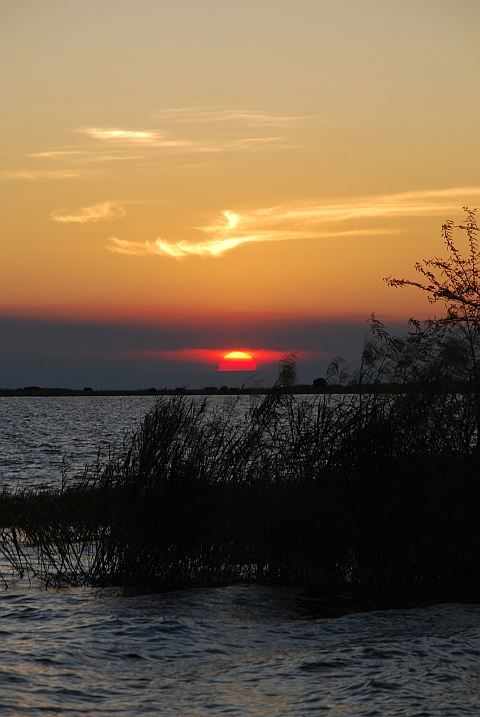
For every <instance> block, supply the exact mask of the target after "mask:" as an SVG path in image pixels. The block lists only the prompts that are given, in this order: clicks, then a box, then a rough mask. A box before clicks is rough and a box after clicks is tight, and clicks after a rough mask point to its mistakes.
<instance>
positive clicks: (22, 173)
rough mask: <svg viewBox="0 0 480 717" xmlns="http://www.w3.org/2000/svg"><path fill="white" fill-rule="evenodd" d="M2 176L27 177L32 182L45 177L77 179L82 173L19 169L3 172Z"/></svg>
mask: <svg viewBox="0 0 480 717" xmlns="http://www.w3.org/2000/svg"><path fill="white" fill-rule="evenodd" d="M1 176H2V177H3V178H4V179H27V180H29V181H31V182H40V181H42V180H44V179H46V180H49V179H77V178H78V177H80V176H82V175H81V173H80V172H70V171H68V170H63V171H62V170H58V171H56V170H48V169H34V170H29V169H19V170H16V171H13V172H3V173H2V175H1Z"/></svg>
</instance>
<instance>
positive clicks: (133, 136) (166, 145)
mask: <svg viewBox="0 0 480 717" xmlns="http://www.w3.org/2000/svg"><path fill="white" fill-rule="evenodd" d="M81 131H82V132H84V133H85V134H87V135H88V136H89V137H92V139H98V140H102V141H104V142H110V143H114V144H116V145H120V146H121V145H127V146H130V147H132V146H134V147H149V148H161V149H183V150H186V149H190V150H191V149H194V148H195V147H196V143H195V142H192V141H190V140H185V139H167V138H166V137H165V132H161V131H159V130H148V131H147V130H141V131H140V130H129V129H118V128H110V129H103V128H101V127H87V128H86V129H84V130H81Z"/></svg>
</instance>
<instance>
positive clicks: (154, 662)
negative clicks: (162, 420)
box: [0, 397, 480, 717]
mask: <svg viewBox="0 0 480 717" xmlns="http://www.w3.org/2000/svg"><path fill="white" fill-rule="evenodd" d="M216 400H218V399H216ZM220 400H222V399H220ZM151 405H152V399H151V398H149V397H141V398H136V397H120V398H118V397H85V398H84V397H79V398H76V397H75V398H24V397H22V398H8V399H0V409H1V411H2V417H3V433H2V436H1V439H0V440H1V444H0V448H1V451H0V452H1V456H2V458H1V471H2V478H1V480H2V481H3V482H4V483H9V484H11V485H16V484H19V485H23V484H28V485H34V484H36V485H38V482H40V483H42V484H45V485H58V484H59V481H60V478H61V458H62V455H63V454H64V453H67V454H68V456H69V460H70V461H71V463H72V465H73V469H72V472H75V471H77V470H81V468H82V465H83V463H84V462H85V461H86V460H87V461H88V460H92V459H94V457H95V455H96V446H97V443H98V440H99V439H100V438H104V437H106V438H107V439H109V440H111V439H115V438H116V439H119V438H121V436H122V435H123V432H124V431H125V430H128V429H130V428H133V427H134V425H135V424H136V423H137V422H138V420H139V419H140V418H141V416H142V415H143V413H144V412H145V410H148V408H149V407H150V406H151ZM72 446H74V447H75V450H74V449H73V448H72ZM22 457H23V458H22ZM22 460H23V463H22ZM307 608H308V605H307V604H306V603H305V601H304V600H303V596H302V594H301V592H299V591H296V590H290V589H279V588H267V587H260V586H232V587H228V588H219V589H210V590H195V591H187V592H175V593H170V594H166V595H124V594H123V593H122V591H119V590H118V591H115V590H95V589H90V588H75V589H68V590H45V589H44V588H43V587H42V586H40V585H29V584H28V582H26V581H25V580H18V581H16V582H14V583H13V584H12V585H11V586H10V587H9V589H8V590H6V591H4V592H0V709H1V714H2V717H3V715H6V716H10V715H12V716H13V715H58V714H61V715H64V714H67V715H92V714H93V715H99V716H102V715H116V716H122V717H123V716H126V715H159V714H161V715H166V716H168V715H182V716H185V717H193V716H195V717H196V716H203V715H219V714H228V715H242V716H243V715H268V716H270V717H276V716H277V715H284V714H285V715H293V716H294V717H300V716H304V715H305V716H306V715H321V714H330V715H342V717H343V716H344V715H382V716H383V715H392V716H393V715H399V716H400V715H404V716H405V717H414V716H415V715H418V716H420V715H422V716H423V715H444V716H445V717H447V716H449V717H450V716H451V715H455V716H456V715H477V714H478V713H479V710H480V606H472V605H441V606H434V607H430V608H427V609H417V610H410V611H399V610H395V611H385V612H374V613H364V614H357V615H351V616H346V617H342V618H335V619H317V618H314V617H311V615H310V614H309V612H308V609H307Z"/></svg>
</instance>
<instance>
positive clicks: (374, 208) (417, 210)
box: [107, 187, 480, 259]
mask: <svg viewBox="0 0 480 717" xmlns="http://www.w3.org/2000/svg"><path fill="white" fill-rule="evenodd" d="M472 199H473V200H474V201H479V200H480V187H453V188H449V189H440V190H426V191H413V192H403V193H400V194H391V195H378V196H373V197H363V198H358V199H352V200H349V201H348V200H345V201H342V202H338V203H335V204H320V203H314V202H309V203H296V204H293V205H280V206H276V207H268V208H264V209H257V210H253V211H251V212H244V213H237V212H232V211H229V210H228V211H224V212H222V213H221V215H220V217H219V218H218V219H217V220H216V221H215V222H213V223H212V224H209V225H207V226H203V227H196V230H197V231H200V232H202V234H204V235H206V237H205V238H204V239H203V240H196V241H185V240H182V241H179V242H169V241H166V240H164V239H162V238H160V237H159V238H157V239H156V240H155V241H145V242H140V241H128V240H126V239H119V238H117V237H112V238H111V239H110V241H111V244H110V245H109V246H108V247H107V248H108V249H109V250H110V251H113V252H117V253H120V254H129V255H137V256H140V255H148V254H153V255H155V254H156V255H159V256H167V257H171V258H175V259H184V258H185V257H188V256H201V257H208V256H210V257H219V256H221V255H223V254H224V253H225V252H227V251H230V250H232V249H235V248H236V247H238V246H240V245H242V244H247V243H258V242H272V241H294V240H299V239H322V238H328V237H346V236H372V235H386V234H396V233H398V232H399V229H395V228H378V227H374V226H370V227H365V226H363V227H361V226H360V227H354V228H351V229H345V230H336V229H333V228H329V225H331V224H336V223H339V222H346V221H352V220H354V221H362V222H364V221H367V220H377V219H390V218H392V217H408V216H416V217H426V216H442V217H443V218H446V214H448V213H450V212H453V211H456V210H457V209H458V203H459V200H460V201H462V202H465V201H470V200H472Z"/></svg>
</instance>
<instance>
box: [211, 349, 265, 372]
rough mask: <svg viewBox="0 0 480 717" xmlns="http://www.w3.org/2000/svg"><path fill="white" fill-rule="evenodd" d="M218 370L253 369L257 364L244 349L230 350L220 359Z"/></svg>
mask: <svg viewBox="0 0 480 717" xmlns="http://www.w3.org/2000/svg"><path fill="white" fill-rule="evenodd" d="M218 368H219V370H220V371H255V370H256V368H257V364H256V363H255V361H254V359H253V358H252V357H251V356H250V354H247V353H246V351H230V352H229V353H228V354H225V356H224V357H223V358H222V360H221V361H220V363H219V365H218Z"/></svg>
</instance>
